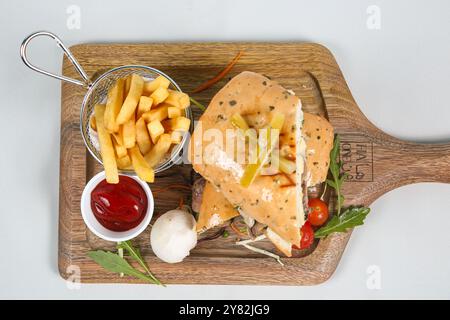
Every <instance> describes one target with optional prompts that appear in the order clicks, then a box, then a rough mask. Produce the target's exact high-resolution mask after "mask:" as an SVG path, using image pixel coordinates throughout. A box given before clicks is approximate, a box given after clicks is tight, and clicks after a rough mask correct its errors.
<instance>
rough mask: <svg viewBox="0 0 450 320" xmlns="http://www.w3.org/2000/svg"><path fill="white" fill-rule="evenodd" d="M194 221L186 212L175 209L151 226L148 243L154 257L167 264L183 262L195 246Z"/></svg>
mask: <svg viewBox="0 0 450 320" xmlns="http://www.w3.org/2000/svg"><path fill="white" fill-rule="evenodd" d="M195 225H196V221H195V219H194V217H193V216H192V215H191V214H189V213H188V212H186V211H183V210H179V209H175V210H170V211H168V212H166V213H164V214H163V215H162V216H160V217H159V218H158V219H157V220H156V222H155V223H154V224H153V227H152V231H151V234H150V243H151V246H152V250H153V252H154V253H155V255H156V256H157V257H158V258H159V259H161V260H163V261H164V262H168V263H177V262H181V261H183V259H184V258H185V257H187V256H188V255H189V252H190V251H191V250H192V249H193V248H194V247H195V246H196V245H197V232H196V230H195Z"/></svg>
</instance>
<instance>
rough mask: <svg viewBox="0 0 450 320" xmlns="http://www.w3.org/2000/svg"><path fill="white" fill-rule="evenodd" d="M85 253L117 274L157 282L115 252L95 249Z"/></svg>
mask: <svg viewBox="0 0 450 320" xmlns="http://www.w3.org/2000/svg"><path fill="white" fill-rule="evenodd" d="M87 255H88V257H90V258H91V259H92V260H94V261H95V262H96V263H98V264H99V265H101V266H102V267H103V268H105V269H106V270H108V271H111V272H115V273H119V274H120V273H124V274H126V275H129V276H132V277H136V278H138V279H141V280H143V281H147V282H150V283H154V284H157V283H156V282H155V281H154V280H153V279H152V278H151V277H149V276H147V275H146V274H143V273H142V272H140V271H138V270H136V269H134V268H133V267H132V266H131V265H130V264H129V263H128V262H127V261H126V260H125V259H124V258H121V257H119V256H118V255H117V254H115V253H112V252H109V251H103V250H97V251H89V252H88V254H87Z"/></svg>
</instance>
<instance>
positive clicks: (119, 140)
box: [111, 126, 123, 146]
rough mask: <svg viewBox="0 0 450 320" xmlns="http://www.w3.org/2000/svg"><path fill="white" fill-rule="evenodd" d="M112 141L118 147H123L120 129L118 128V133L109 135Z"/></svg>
mask: <svg viewBox="0 0 450 320" xmlns="http://www.w3.org/2000/svg"><path fill="white" fill-rule="evenodd" d="M111 136H112V138H113V140H114V141H115V142H116V143H117V144H118V145H120V146H123V137H122V128H121V127H120V126H119V131H118V132H113V133H111Z"/></svg>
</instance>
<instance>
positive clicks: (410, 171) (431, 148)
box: [399, 143, 450, 183]
mask: <svg viewBox="0 0 450 320" xmlns="http://www.w3.org/2000/svg"><path fill="white" fill-rule="evenodd" d="M399 161H400V163H403V165H400V166H403V167H404V169H403V171H402V178H403V179H406V180H407V181H408V182H409V181H410V182H442V183H450V143H447V144H418V143H405V149H404V150H403V153H402V155H401V158H400V159H399Z"/></svg>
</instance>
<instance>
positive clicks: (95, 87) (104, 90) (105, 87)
mask: <svg viewBox="0 0 450 320" xmlns="http://www.w3.org/2000/svg"><path fill="white" fill-rule="evenodd" d="M39 36H46V37H50V38H52V39H53V40H55V42H56V43H57V44H58V46H59V47H60V48H61V49H62V51H63V52H64V54H65V55H66V56H67V58H68V59H69V61H70V62H71V63H72V64H73V66H74V67H75V69H76V70H77V72H78V73H79V74H80V76H81V77H82V79H83V80H82V81H81V80H77V79H72V78H68V77H65V76H63V75H57V74H54V73H51V72H48V71H45V70H42V69H40V68H38V67H36V66H34V65H33V64H31V63H30V61H29V60H28V57H27V46H28V44H29V43H30V41H31V40H33V39H34V38H36V37H39ZM20 56H21V57H22V60H23V62H24V63H25V65H26V66H28V67H29V68H30V69H32V70H34V71H36V72H39V73H42V74H45V75H47V76H50V77H53V78H56V79H59V80H61V81H65V82H69V83H72V84H75V85H79V86H82V87H84V88H86V90H87V92H86V94H85V96H84V99H83V102H82V105H81V113H80V130H81V135H82V137H83V141H84V143H85V145H86V148H87V149H88V150H89V152H90V154H91V155H92V156H93V157H94V158H95V159H96V160H97V161H98V162H100V163H102V158H101V155H100V147H99V144H98V140H97V134H96V133H95V132H94V131H93V130H91V127H90V125H89V121H90V118H91V116H92V114H93V112H94V106H95V105H96V104H98V103H105V102H106V97H107V94H108V91H109V89H110V88H111V87H112V86H113V85H114V84H115V82H116V81H117V80H118V79H120V78H124V77H126V76H128V75H130V74H139V75H140V76H142V77H143V78H144V79H145V80H146V81H150V80H153V79H155V78H156V77H158V76H160V75H162V76H164V77H166V78H167V79H168V80H169V81H170V87H171V89H173V90H177V91H180V92H181V89H180V87H179V86H178V85H177V84H176V82H175V81H173V80H172V79H171V78H170V77H169V76H167V75H166V74H165V73H163V72H161V71H159V70H157V69H155V68H151V67H147V66H141V65H128V66H121V67H117V68H113V69H111V70H109V71H107V72H105V73H103V74H102V75H100V76H99V77H98V78H97V79H95V80H94V81H91V80H90V79H89V77H88V76H87V74H86V72H85V71H84V70H83V68H82V67H81V65H80V64H79V63H78V61H77V60H76V59H75V57H74V56H73V55H72V53H71V52H70V50H69V49H68V48H67V47H66V46H65V45H64V44H63V43H62V41H61V40H60V39H59V38H58V37H57V36H56V35H55V34H53V33H51V32H47V31H39V32H35V33H33V34H31V35H29V36H28V37H27V38H25V39H24V41H23V42H22V45H21V47H20ZM184 111H185V116H186V117H187V118H189V119H190V120H191V130H192V124H193V117H192V111H191V108H190V107H188V108H186V109H185V110H184ZM188 139H189V132H186V133H185V134H184V135H183V138H182V140H181V143H179V144H178V145H175V146H174V147H173V148H172V150H171V152H170V154H169V155H168V157H167V158H166V159H164V160H163V161H162V162H161V163H160V164H158V165H157V166H156V167H155V168H154V170H155V173H160V172H162V171H164V170H166V169H168V168H170V167H171V166H173V165H174V164H178V163H180V161H182V157H183V147H184V146H185V145H186V144H187V142H188ZM121 172H122V173H126V174H131V175H135V173H134V171H133V170H121Z"/></svg>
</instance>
